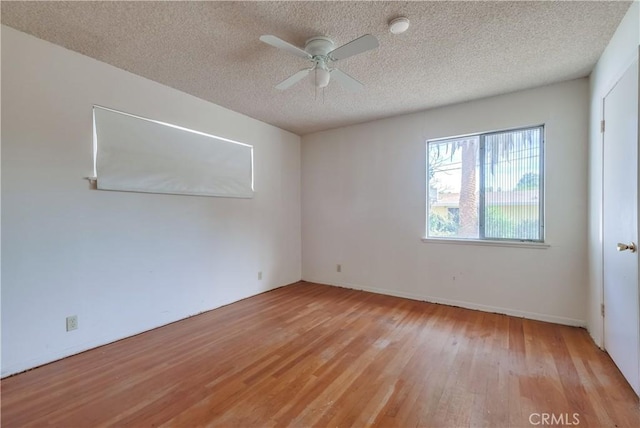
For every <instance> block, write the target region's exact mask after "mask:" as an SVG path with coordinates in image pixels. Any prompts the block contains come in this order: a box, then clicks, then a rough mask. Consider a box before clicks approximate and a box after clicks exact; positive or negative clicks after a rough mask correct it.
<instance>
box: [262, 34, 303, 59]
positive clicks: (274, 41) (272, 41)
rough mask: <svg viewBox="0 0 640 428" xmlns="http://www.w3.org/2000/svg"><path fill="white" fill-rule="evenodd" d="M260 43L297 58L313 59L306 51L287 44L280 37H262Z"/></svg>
mask: <svg viewBox="0 0 640 428" xmlns="http://www.w3.org/2000/svg"><path fill="white" fill-rule="evenodd" d="M260 41H261V42H264V43H266V44H268V45H271V46H273V47H274V48H278V49H282V50H285V51H287V52H289V53H290V54H293V55H295V56H299V57H301V58H311V55H309V54H308V53H307V52H305V51H304V50H302V49H300V48H299V47H297V46H294V45H292V44H291V43H289V42H285V41H284V40H282V39H281V38H279V37H276V36H271V35H265V36H260Z"/></svg>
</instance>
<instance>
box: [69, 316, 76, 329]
mask: <svg viewBox="0 0 640 428" xmlns="http://www.w3.org/2000/svg"><path fill="white" fill-rule="evenodd" d="M77 329H78V316H77V315H71V316H70V317H67V331H71V330H77Z"/></svg>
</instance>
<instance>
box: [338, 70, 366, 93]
mask: <svg viewBox="0 0 640 428" xmlns="http://www.w3.org/2000/svg"><path fill="white" fill-rule="evenodd" d="M331 75H332V76H333V78H334V79H335V80H337V81H338V82H339V83H340V84H341V85H342V86H343V87H344V88H345V89H348V90H350V91H353V92H356V91H359V90H361V89H362V88H364V85H363V84H362V83H360V82H358V81H357V80H356V79H354V78H353V77H351V76H349V75H348V74H347V73H345V72H344V71H340V70H338V69H337V68H334V69H333V70H331Z"/></svg>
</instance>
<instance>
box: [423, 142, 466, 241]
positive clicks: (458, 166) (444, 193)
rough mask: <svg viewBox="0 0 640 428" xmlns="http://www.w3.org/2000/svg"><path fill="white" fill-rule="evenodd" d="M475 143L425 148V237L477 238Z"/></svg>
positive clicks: (445, 143)
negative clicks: (426, 172) (426, 228)
mask: <svg viewBox="0 0 640 428" xmlns="http://www.w3.org/2000/svg"><path fill="white" fill-rule="evenodd" d="M478 143H479V139H478V137H477V136H473V137H465V138H461V139H450V140H443V141H437V142H431V143H429V144H428V162H429V165H428V167H427V170H428V171H429V176H428V187H429V198H428V199H429V201H428V204H429V206H428V213H429V215H428V223H429V224H428V232H427V233H428V236H431V237H452V238H472V239H473V238H475V239H477V238H478V236H479V233H478V189H479V179H478Z"/></svg>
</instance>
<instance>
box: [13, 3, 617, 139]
mask: <svg viewBox="0 0 640 428" xmlns="http://www.w3.org/2000/svg"><path fill="white" fill-rule="evenodd" d="M629 5H630V3H629V2H611V1H605V2H600V1H588V2H547V1H544V2H543V1H535V2H520V1H518V2H506V1H500V2H485V1H482V2H480V1H479V2H448V1H447V2H426V1H420V2H353V1H351V2H324V1H323V2H306V1H301V2H296V1H292V2H287V1H279V2H266V1H262V2H138V1H134V2H128V1H119V2H53V1H47V2H8V1H2V3H1V8H2V10H1V11H2V23H3V24H5V25H8V26H11V27H14V28H16V29H18V30H21V31H24V32H27V33H30V34H33V35H35V36H37V37H39V38H42V39H45V40H48V41H51V42H53V43H56V44H58V45H62V46H64V47H66V48H68V49H71V50H74V51H77V52H80V53H83V54H85V55H88V56H91V57H93V58H96V59H98V60H100V61H104V62H106V63H109V64H112V65H114V66H116V67H119V68H122V69H125V70H128V71H131V72H133V73H135V74H138V75H140V76H144V77H147V78H149V79H152V80H155V81H157V82H160V83H163V84H165V85H168V86H171V87H173V88H176V89H179V90H181V91H184V92H187V93H189V94H192V95H195V96H197V97H199V98H203V99H205V100H208V101H211V102H214V103H216V104H219V105H221V106H224V107H227V108H229V109H232V110H235V111H237V112H240V113H244V114H246V115H248V116H251V117H253V118H256V119H259V120H262V121H264V122H267V123H271V124H273V125H276V126H279V127H281V128H284V129H287V130H289V131H292V132H294V133H296V134H300V135H304V134H307V133H311V132H314V131H319V130H324V129H329V128H335V127H338V126H343V125H348V124H353V123H358V122H364V121H369V120H373V119H378V118H381V117H387V116H392V115H397V114H402V113H408V112H412V111H418V110H424V109H427V108H431V107H436V106H441V105H446V104H452V103H456V102H461V101H467V100H471V99H476V98H481V97H486V96H491V95H497V94H501V93H506V92H511V91H515V90H519V89H524V88H531V87H535V86H540V85H544V84H548V83H552V82H557V81H562V80H568V79H573V78H578V77H583V76H587V75H588V74H589V73H590V71H591V69H592V68H593V66H594V65H595V63H596V61H597V59H598V57H599V56H600V54H601V53H602V51H603V50H604V48H605V46H606V44H607V43H608V41H609V39H610V38H611V36H612V35H613V32H614V31H615V29H616V27H617V25H618V24H619V22H620V20H621V19H622V17H623V15H624V13H625V12H626V10H627V9H628V8H629ZM399 15H405V16H407V17H408V18H409V19H410V20H411V27H410V28H409V30H408V31H407V32H406V33H404V34H400V35H393V34H391V33H390V32H389V31H388V27H387V22H388V21H389V20H390V19H391V18H394V17H397V16H399ZM366 33H370V34H373V35H374V36H376V37H377V38H378V40H379V42H380V47H379V48H378V49H376V50H374V51H369V52H366V53H363V54H361V55H358V56H355V57H352V58H349V59H345V60H343V61H339V62H338V63H336V66H338V67H339V68H340V69H342V70H343V71H345V72H347V73H349V74H351V75H352V76H354V77H355V78H357V79H358V80H360V81H361V82H362V83H364V84H365V88H364V90H363V91H361V92H358V93H352V92H348V91H346V90H345V89H343V88H342V87H341V86H340V85H339V84H338V83H337V82H332V83H331V84H330V85H329V87H328V88H327V89H326V90H325V91H324V96H323V94H322V92H319V93H318V94H317V97H316V93H315V92H316V90H315V88H314V87H313V85H312V84H311V78H308V79H307V80H304V81H302V82H300V83H298V84H297V85H295V86H293V87H292V88H290V89H288V90H286V91H279V90H276V89H275V88H274V85H275V84H277V83H279V82H280V81H282V80H284V79H285V78H287V77H288V76H290V75H291V74H293V73H295V72H296V71H298V70H300V69H302V68H304V67H306V66H307V62H306V60H304V59H301V58H298V57H295V56H292V55H289V54H287V53H286V52H283V51H280V50H278V49H275V48H273V47H271V46H269V45H266V44H264V43H262V42H260V41H259V40H258V38H259V37H260V35H262V34H273V35H276V36H278V37H280V38H282V39H284V40H287V41H289V42H291V43H293V44H295V45H298V46H301V47H303V46H304V42H305V41H306V40H307V39H308V38H310V37H312V36H315V35H326V36H330V37H331V38H332V39H333V40H334V42H335V43H336V45H337V46H339V45H342V44H344V43H346V42H349V41H350V40H352V39H355V38H356V37H358V36H361V35H363V34H366Z"/></svg>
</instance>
